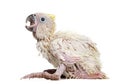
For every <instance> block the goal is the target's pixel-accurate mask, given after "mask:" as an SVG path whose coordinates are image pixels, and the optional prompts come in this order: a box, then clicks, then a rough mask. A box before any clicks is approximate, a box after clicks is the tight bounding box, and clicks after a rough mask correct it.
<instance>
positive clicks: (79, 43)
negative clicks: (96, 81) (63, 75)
mask: <svg viewBox="0 0 120 84" xmlns="http://www.w3.org/2000/svg"><path fill="white" fill-rule="evenodd" d="M50 51H51V53H52V54H53V56H55V58H57V59H59V60H60V61H61V62H66V63H68V64H74V63H76V62H78V63H79V64H80V65H81V66H82V68H83V69H84V70H86V72H88V73H93V72H95V71H98V70H100V63H99V52H98V50H97V48H96V46H95V43H93V42H92V41H91V40H89V39H88V38H87V37H85V36H80V35H73V34H66V33H58V34H57V35H55V36H54V39H53V40H52V41H51V43H50Z"/></svg>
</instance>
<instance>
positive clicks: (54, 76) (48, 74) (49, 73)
mask: <svg viewBox="0 0 120 84" xmlns="http://www.w3.org/2000/svg"><path fill="white" fill-rule="evenodd" d="M64 71H65V66H64V65H63V64H61V65H60V66H59V67H58V68H57V69H48V70H44V71H43V72H37V73H31V74H28V75H25V76H24V77H22V79H26V78H29V79H30V78H45V79H51V80H59V79H60V78H61V77H63V76H62V74H63V72H64Z"/></svg>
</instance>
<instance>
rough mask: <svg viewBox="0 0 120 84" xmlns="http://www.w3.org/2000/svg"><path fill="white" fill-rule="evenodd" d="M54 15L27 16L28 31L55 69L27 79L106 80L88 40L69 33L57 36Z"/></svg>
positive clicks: (95, 51) (93, 45)
mask: <svg viewBox="0 0 120 84" xmlns="http://www.w3.org/2000/svg"><path fill="white" fill-rule="evenodd" d="M54 20H55V16H54V15H52V14H45V13H35V14H31V15H29V16H28V17H27V19H26V22H27V23H28V22H29V23H30V25H26V29H27V30H29V31H31V32H32V33H33V36H34V37H35V39H36V40H37V49H38V51H39V52H40V53H41V54H42V55H43V57H45V58H46V59H47V60H48V62H49V63H51V64H52V65H53V66H54V67H55V69H48V70H44V71H43V72H37V73H31V74H28V75H25V76H24V77H23V79H26V78H45V79H51V80H59V79H105V78H107V77H106V75H105V74H104V73H103V72H102V71H101V64H100V60H99V55H100V53H99V52H98V50H97V48H96V44H95V43H93V42H92V41H91V40H90V39H89V38H88V37H86V36H82V35H78V34H73V33H68V32H57V33H55V22H54Z"/></svg>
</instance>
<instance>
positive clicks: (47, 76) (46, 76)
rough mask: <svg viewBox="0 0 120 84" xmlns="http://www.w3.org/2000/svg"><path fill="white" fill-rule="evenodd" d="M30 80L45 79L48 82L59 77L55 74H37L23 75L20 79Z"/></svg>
mask: <svg viewBox="0 0 120 84" xmlns="http://www.w3.org/2000/svg"><path fill="white" fill-rule="evenodd" d="M30 78H45V79H50V80H59V79H60V78H59V76H58V75H56V74H49V73H47V72H38V73H31V74H28V75H25V76H24V77H22V78H21V79H30Z"/></svg>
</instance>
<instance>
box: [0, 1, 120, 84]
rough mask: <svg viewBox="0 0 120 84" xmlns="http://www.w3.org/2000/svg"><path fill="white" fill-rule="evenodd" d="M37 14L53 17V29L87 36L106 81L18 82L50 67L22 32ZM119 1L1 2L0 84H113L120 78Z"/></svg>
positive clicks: (32, 42) (25, 32)
mask: <svg viewBox="0 0 120 84" xmlns="http://www.w3.org/2000/svg"><path fill="white" fill-rule="evenodd" d="M36 12H43V13H50V14H54V15H56V25H57V26H56V28H57V30H62V31H74V32H77V33H79V34H83V35H86V36H88V37H90V38H91V39H92V40H93V41H94V42H96V43H97V47H98V49H99V51H100V52H101V62H102V65H103V66H102V67H103V68H102V71H103V72H105V73H106V74H107V75H108V77H109V78H110V79H108V80H82V79H81V80H61V81H54V82H53V81H50V80H45V79H32V80H20V77H22V76H24V75H25V74H28V73H31V72H39V71H43V70H44V69H48V68H53V66H52V65H50V64H49V63H48V62H47V61H46V60H45V59H44V58H42V56H38V51H37V49H36V40H35V39H34V38H33V37H32V33H30V32H28V31H27V30H26V29H25V27H24V26H25V19H26V17H27V16H28V15H30V14H32V13H36ZM119 29H120V1H119V0H3V1H2V0H1V1H0V83H4V84H7V83H17V84H18V83H22V84H26V83H29V84H33V83H34V84H35V83H36V84H40V83H46V84H47V83H55V84H57V83H59V84H61V83H63V84H64V83H97V84H98V83H100V84H101V83H115V82H119V78H120V77H119V75H120V59H119V58H120V53H119V52H120V38H119V37H120V30H119Z"/></svg>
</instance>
